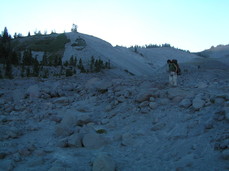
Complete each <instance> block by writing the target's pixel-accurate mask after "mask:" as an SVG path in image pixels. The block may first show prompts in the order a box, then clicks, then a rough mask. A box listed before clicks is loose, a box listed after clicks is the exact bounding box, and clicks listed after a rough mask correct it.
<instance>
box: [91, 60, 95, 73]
mask: <svg viewBox="0 0 229 171" xmlns="http://www.w3.org/2000/svg"><path fill="white" fill-rule="evenodd" d="M94 67H95V58H94V56H92V57H91V63H90V70H91V72H94Z"/></svg>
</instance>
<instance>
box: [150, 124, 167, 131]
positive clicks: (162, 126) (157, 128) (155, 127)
mask: <svg viewBox="0 0 229 171" xmlns="http://www.w3.org/2000/svg"><path fill="white" fill-rule="evenodd" d="M165 126H166V124H165V123H158V124H156V125H154V126H153V127H152V128H151V130H152V131H158V130H161V129H163V128H164V127H165Z"/></svg>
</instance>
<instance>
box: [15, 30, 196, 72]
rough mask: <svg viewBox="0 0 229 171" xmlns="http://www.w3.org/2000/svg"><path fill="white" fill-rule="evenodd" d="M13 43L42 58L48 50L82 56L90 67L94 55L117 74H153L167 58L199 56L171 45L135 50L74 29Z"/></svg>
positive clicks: (50, 53) (53, 55)
mask: <svg viewBox="0 0 229 171" xmlns="http://www.w3.org/2000/svg"><path fill="white" fill-rule="evenodd" d="M13 47H14V49H16V50H17V51H21V52H23V51H25V50H26V49H31V50H32V54H33V57H34V58H35V57H36V58H37V59H38V60H39V61H41V60H42V57H43V56H44V54H46V55H47V56H48V58H51V59H52V60H54V58H56V57H58V58H59V57H60V58H62V62H63V63H64V62H66V61H69V60H70V58H71V57H74V58H76V59H77V60H78V61H79V59H82V61H83V63H84V65H85V66H86V67H88V66H89V63H90V60H91V57H92V56H93V57H94V58H95V59H101V60H103V61H104V62H108V61H109V62H110V63H111V67H112V70H110V72H113V73H114V74H118V75H122V76H124V75H126V74H131V75H136V76H150V75H152V73H153V72H155V71H157V70H158V69H160V68H161V67H163V66H165V64H166V61H167V59H174V58H175V59H178V62H179V63H185V62H188V61H191V60H193V59H194V58H198V56H196V55H194V54H191V53H187V52H184V51H181V50H178V49H175V48H171V47H160V48H138V49H137V52H134V50H133V49H131V48H126V47H120V46H116V47H113V46H112V45H111V44H110V43H108V42H106V41H104V40H102V39H99V38H97V37H94V36H90V35H86V34H82V33H77V32H70V33H65V34H51V35H36V36H31V37H25V38H18V39H16V40H13Z"/></svg>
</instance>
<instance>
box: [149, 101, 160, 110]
mask: <svg viewBox="0 0 229 171" xmlns="http://www.w3.org/2000/svg"><path fill="white" fill-rule="evenodd" d="M149 107H150V108H151V109H156V108H157V107H158V103H156V102H150V103H149Z"/></svg>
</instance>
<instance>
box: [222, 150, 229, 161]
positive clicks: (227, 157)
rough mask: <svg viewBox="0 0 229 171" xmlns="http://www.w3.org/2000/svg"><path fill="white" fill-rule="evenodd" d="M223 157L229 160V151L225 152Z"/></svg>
mask: <svg viewBox="0 0 229 171" xmlns="http://www.w3.org/2000/svg"><path fill="white" fill-rule="evenodd" d="M222 157H223V159H224V160H229V149H226V150H223V152H222Z"/></svg>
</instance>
